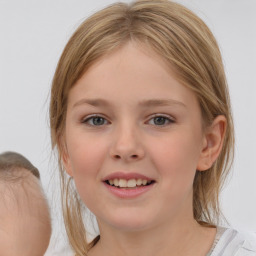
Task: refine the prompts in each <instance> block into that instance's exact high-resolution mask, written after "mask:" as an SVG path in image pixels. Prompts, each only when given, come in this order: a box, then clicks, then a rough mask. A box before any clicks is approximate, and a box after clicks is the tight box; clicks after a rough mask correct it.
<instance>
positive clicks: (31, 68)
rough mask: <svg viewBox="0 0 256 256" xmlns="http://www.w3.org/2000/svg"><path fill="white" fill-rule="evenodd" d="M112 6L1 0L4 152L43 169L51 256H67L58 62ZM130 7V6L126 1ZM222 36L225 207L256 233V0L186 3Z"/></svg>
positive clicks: (78, 0)
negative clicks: (55, 133) (57, 128)
mask: <svg viewBox="0 0 256 256" xmlns="http://www.w3.org/2000/svg"><path fill="white" fill-rule="evenodd" d="M112 2H113V1H110V0H104V1H103V0H97V1H94V0H72V1H71V0H68V1H67V0H62V1H57V0H44V1H43V0H41V1H36V0H0V152H2V151H7V150H12V151H17V152H20V153H22V154H24V155H25V156H26V157H28V158H29V159H30V160H31V161H32V163H33V164H35V165H36V166H37V167H38V168H39V169H40V171H41V176H42V183H43V187H44V189H45V191H46V193H47V197H48V199H49V202H50V205H51V208H52V209H53V217H52V218H53V225H54V232H53V238H52V241H51V244H50V247H49V250H48V252H47V254H46V255H47V256H49V255H62V256H64V255H68V253H67V250H66V249H64V248H65V246H66V245H65V244H66V239H65V236H64V235H63V234H62V233H64V231H63V225H62V220H61V216H60V209H59V203H58V202H59V197H58V190H57V187H58V179H57V176H56V173H57V169H56V162H55V161H54V159H55V158H54V156H53V155H52V152H51V145H50V139H49V137H50V135H49V122H48V104H49V91H50V84H51V80H52V77H53V73H54V70H55V67H56V64H57V61H58V58H59V56H60V54H61V52H62V50H63V47H64V46H65V43H66V42H67V40H68V38H69V37H70V36H71V34H72V32H73V31H74V30H75V28H76V27H77V26H78V25H79V23H80V22H81V21H82V20H83V19H84V18H85V17H87V16H88V15H90V14H92V13H93V12H95V11H96V10H98V9H100V8H101V7H103V6H105V5H107V4H109V3H112ZM125 2H130V1H125ZM177 2H180V3H183V4H184V5H186V6H187V7H189V8H190V9H192V10H194V11H195V12H196V13H197V14H198V15H199V16H200V17H201V18H202V19H203V20H204V21H205V22H206V23H207V24H208V26H209V27H210V28H211V30H212V31H213V33H214V34H215V36H216V38H217V40H218V42H219V45H220V48H221V51H222V53H223V59H224V63H225V68H226V73H227V78H228V82H229V85H230V93H231V100H232V106H233V112H234V119H235V128H236V157H235V162H234V168H233V175H232V178H231V179H230V181H229V182H228V183H227V186H226V188H225V189H224V191H223V193H222V196H221V201H222V208H223V212H224V214H225V216H226V218H227V220H228V221H229V222H230V224H231V225H232V226H234V227H236V228H238V229H246V230H254V231H256V185H255V183H256V168H255V162H254V161H255V158H256V149H255V146H256V135H255V133H256V118H255V110H256V78H255V77H256V76H255V73H256V15H255V14H256V1H255V0H214V1H213V0H179V1H177Z"/></svg>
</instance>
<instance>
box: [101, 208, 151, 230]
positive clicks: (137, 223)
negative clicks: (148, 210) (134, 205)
mask: <svg viewBox="0 0 256 256" xmlns="http://www.w3.org/2000/svg"><path fill="white" fill-rule="evenodd" d="M104 222H105V223H107V224H108V225H109V226H111V227H113V228H115V229H117V230H120V231H123V232H139V231H143V230H147V229H149V228H151V227H152V226H153V224H154V223H155V220H154V218H153V217H152V216H151V217H150V216H147V215H146V214H145V213H144V214H141V213H139V212H131V211H128V210H126V211H125V212H117V211H116V212H115V214H114V215H112V216H111V217H109V218H106V219H105V221H104Z"/></svg>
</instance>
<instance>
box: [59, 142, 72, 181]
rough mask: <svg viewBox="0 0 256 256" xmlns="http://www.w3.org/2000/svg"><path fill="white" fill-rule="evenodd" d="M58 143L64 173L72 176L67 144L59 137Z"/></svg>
mask: <svg viewBox="0 0 256 256" xmlns="http://www.w3.org/2000/svg"><path fill="white" fill-rule="evenodd" d="M59 145H60V148H59V150H60V156H61V161H62V164H63V166H64V168H65V171H66V173H67V174H68V175H70V176H71V177H72V176H73V172H72V168H71V163H70V158H69V154H68V149H67V145H66V143H65V139H64V138H62V139H61V141H60V144H59Z"/></svg>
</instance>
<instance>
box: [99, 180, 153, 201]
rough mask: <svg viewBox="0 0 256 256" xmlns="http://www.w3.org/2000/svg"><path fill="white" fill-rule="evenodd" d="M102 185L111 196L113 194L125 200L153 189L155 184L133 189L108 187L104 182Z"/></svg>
mask: <svg viewBox="0 0 256 256" xmlns="http://www.w3.org/2000/svg"><path fill="white" fill-rule="evenodd" d="M103 183H104V185H105V186H106V188H107V189H108V190H109V191H110V192H111V193H112V194H114V195H115V196H117V197H119V198H126V199H130V198H135V197H138V196H140V195H142V194H144V193H146V192H148V191H149V190H151V189H152V188H153V185H154V184H155V183H152V184H150V185H147V186H141V187H135V188H118V187H114V186H111V185H108V184H107V183H105V182H103Z"/></svg>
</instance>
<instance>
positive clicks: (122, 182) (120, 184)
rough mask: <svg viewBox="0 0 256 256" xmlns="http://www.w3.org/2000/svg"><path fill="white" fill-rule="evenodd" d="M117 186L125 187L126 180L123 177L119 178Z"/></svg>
mask: <svg viewBox="0 0 256 256" xmlns="http://www.w3.org/2000/svg"><path fill="white" fill-rule="evenodd" d="M119 187H120V188H126V187H127V181H126V180H124V179H120V180H119Z"/></svg>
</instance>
